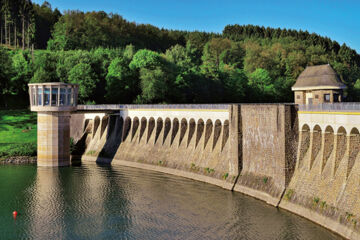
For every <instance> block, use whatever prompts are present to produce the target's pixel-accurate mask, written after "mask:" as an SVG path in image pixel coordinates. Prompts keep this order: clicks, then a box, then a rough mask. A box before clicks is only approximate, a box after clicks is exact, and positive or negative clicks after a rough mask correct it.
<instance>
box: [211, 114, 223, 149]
mask: <svg viewBox="0 0 360 240" xmlns="http://www.w3.org/2000/svg"><path fill="white" fill-rule="evenodd" d="M221 127H222V126H221V121H220V120H219V119H218V120H216V121H215V125H214V143H213V146H212V149H214V148H215V147H216V144H217V142H218V140H219V138H220V135H221Z"/></svg>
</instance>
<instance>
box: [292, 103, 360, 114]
mask: <svg viewBox="0 0 360 240" xmlns="http://www.w3.org/2000/svg"><path fill="white" fill-rule="evenodd" d="M299 111H310V112H339V111H342V112H360V102H342V103H322V104H300V105H299Z"/></svg>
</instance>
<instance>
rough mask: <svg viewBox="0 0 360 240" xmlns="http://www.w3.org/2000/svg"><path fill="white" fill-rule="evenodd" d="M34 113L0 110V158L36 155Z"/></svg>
mask: <svg viewBox="0 0 360 240" xmlns="http://www.w3.org/2000/svg"><path fill="white" fill-rule="evenodd" d="M36 121H37V118H36V113H32V112H30V111H29V110H0V158H6V157H9V156H35V155H36V133H37V125H36Z"/></svg>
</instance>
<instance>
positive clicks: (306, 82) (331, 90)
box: [291, 64, 346, 105]
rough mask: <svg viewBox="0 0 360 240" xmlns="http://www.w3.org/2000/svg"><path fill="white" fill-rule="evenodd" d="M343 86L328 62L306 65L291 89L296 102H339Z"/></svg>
mask: <svg viewBox="0 0 360 240" xmlns="http://www.w3.org/2000/svg"><path fill="white" fill-rule="evenodd" d="M345 88H346V86H345V84H344V83H342V82H341V80H340V78H339V76H338V75H337V73H336V72H335V70H334V69H333V68H332V67H331V66H330V64H324V65H318V66H308V67H306V68H305V70H304V71H303V72H302V73H301V74H300V76H299V77H298V79H297V80H296V83H295V85H294V86H292V88H291V89H292V90H293V91H294V95H295V103H296V104H315V105H316V104H322V103H336V102H341V101H342V95H343V90H344V89H345Z"/></svg>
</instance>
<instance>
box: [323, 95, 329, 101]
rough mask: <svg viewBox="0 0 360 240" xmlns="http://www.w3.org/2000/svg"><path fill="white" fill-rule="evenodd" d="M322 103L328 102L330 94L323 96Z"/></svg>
mask: <svg viewBox="0 0 360 240" xmlns="http://www.w3.org/2000/svg"><path fill="white" fill-rule="evenodd" d="M324 102H330V94H324Z"/></svg>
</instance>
